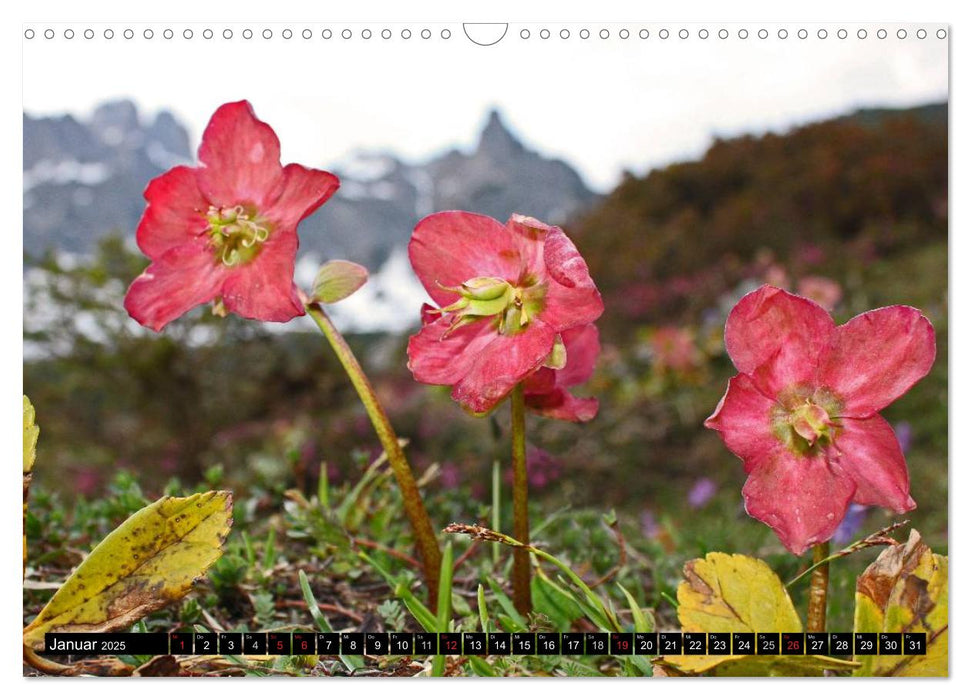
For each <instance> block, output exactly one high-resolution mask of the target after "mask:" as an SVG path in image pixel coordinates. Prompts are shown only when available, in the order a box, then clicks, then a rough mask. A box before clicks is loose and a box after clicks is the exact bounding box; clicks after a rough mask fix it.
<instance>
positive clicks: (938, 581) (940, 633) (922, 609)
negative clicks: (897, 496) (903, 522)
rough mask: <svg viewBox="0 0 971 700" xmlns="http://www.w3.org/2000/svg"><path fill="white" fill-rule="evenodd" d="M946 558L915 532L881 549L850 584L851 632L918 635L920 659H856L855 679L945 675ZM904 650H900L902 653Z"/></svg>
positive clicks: (874, 657)
mask: <svg viewBox="0 0 971 700" xmlns="http://www.w3.org/2000/svg"><path fill="white" fill-rule="evenodd" d="M947 571H948V562H947V557H945V556H941V555H940V554H934V553H933V552H932V551H931V550H930V548H929V547H928V546H927V545H926V544H924V543H923V541H922V540H921V537H920V533H919V532H917V530H911V531H910V537H909V539H908V540H907V542H905V543H904V544H898V545H894V546H891V547H888V548H887V549H885V550H884V551H883V552H882V553H881V554H880V556H878V557H877V559H876V561H874V562H873V563H872V564H870V566H868V567H867V568H866V570H865V571H864V572H863V573H862V574H861V575H860V577H859V578H858V579H857V581H856V616H855V620H854V629H855V630H856V631H857V632H876V633H880V632H923V633H925V634H926V635H927V654H926V655H906V654H904V655H900V656H889V655H880V656H859V657H857V658H856V661H858V662H859V663H860V668H859V669H858V670H857V672H856V674H855V675H858V676H945V677H946V676H947V675H948V659H947V657H948V601H947V588H948V584H947ZM902 651H903V652H906V650H902Z"/></svg>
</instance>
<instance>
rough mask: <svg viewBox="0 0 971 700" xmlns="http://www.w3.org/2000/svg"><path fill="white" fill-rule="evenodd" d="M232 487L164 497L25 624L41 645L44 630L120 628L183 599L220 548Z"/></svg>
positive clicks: (29, 639) (111, 538)
mask: <svg viewBox="0 0 971 700" xmlns="http://www.w3.org/2000/svg"><path fill="white" fill-rule="evenodd" d="M232 504H233V499H232V494H230V493H229V492H228V491H209V492H207V493H197V494H193V495H192V496H188V497H187V498H171V497H165V498H161V499H159V500H158V501H155V503H152V504H150V505H148V506H146V507H144V508H142V509H141V510H139V511H138V512H137V513H135V514H134V515H132V516H131V517H130V518H128V520H126V521H125V522H123V523H122V524H121V525H119V526H118V527H117V528H116V529H115V530H114V531H112V532H111V533H110V534H109V535H108V536H107V537H105V538H104V540H102V541H101V543H100V544H99V545H98V546H97V547H95V548H94V550H92V552H91V554H89V555H88V556H87V557H86V558H85V560H84V561H83V562H81V565H80V566H78V568H77V569H75V570H74V573H72V574H71V576H70V577H69V578H68V580H67V581H65V582H64V585H63V586H61V587H60V588H59V589H58V590H57V592H56V593H55V594H54V596H53V597H52V598H51V599H50V601H49V602H48V603H47V605H46V606H45V607H44V609H43V610H41V611H40V613H39V614H38V615H37V617H36V618H34V620H33V622H31V623H30V624H29V625H28V626H27V628H26V629H25V630H24V643H25V644H27V645H28V646H32V647H34V648H42V647H43V643H44V633H45V632H53V631H58V632H82V631H83V632H102V633H103V632H115V631H118V630H123V629H128V628H129V627H131V625H132V624H134V622H135V621H137V620H139V619H141V618H142V617H144V616H145V615H147V614H148V613H150V612H154V611H156V610H158V609H160V608H162V607H164V606H166V605H168V604H169V603H172V602H174V601H176V600H179V599H180V598H182V596H184V595H185V594H186V593H188V592H189V590H190V588H191V587H192V583H193V582H194V581H195V580H196V579H198V578H199V577H201V576H202V575H203V574H204V573H205V572H206V570H207V569H208V568H209V567H210V566H211V565H212V564H213V562H215V561H216V559H218V558H219V557H220V555H221V554H222V545H223V542H224V541H225V539H226V535H227V534H229V528H230V526H231V524H232V512H233V509H232Z"/></svg>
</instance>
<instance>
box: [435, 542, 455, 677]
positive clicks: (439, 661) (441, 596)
mask: <svg viewBox="0 0 971 700" xmlns="http://www.w3.org/2000/svg"><path fill="white" fill-rule="evenodd" d="M451 619H452V543H451V542H448V543H446V544H445V551H444V552H442V568H441V570H440V575H439V579H438V631H439V632H448V623H449V622H450V621H451ZM444 672H445V655H444V654H438V655H436V656H435V657H434V659H433V660H432V675H433V676H436V677H437V676H441V675H442V674H443V673H444Z"/></svg>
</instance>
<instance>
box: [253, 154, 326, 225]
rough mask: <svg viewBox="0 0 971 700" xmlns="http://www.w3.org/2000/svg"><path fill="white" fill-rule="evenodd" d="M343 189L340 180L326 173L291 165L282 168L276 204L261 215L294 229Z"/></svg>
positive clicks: (275, 199)
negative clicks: (340, 188) (338, 189)
mask: <svg viewBox="0 0 971 700" xmlns="http://www.w3.org/2000/svg"><path fill="white" fill-rule="evenodd" d="M338 187H340V180H338V179H337V176H336V175H333V174H331V173H329V172H327V171H326V170H313V169H311V168H305V167H303V166H302V165H297V164H296V163H291V164H290V165H288V166H286V167H285V168H284V169H283V178H282V180H281V181H280V185H279V189H278V190H277V192H275V193H274V195H273V198H274V201H273V203H272V204H271V205H269V206H268V207H266V209H265V210H264V211H261V212H260V214H262V215H263V216H264V217H265V218H266V219H267V220H269V221H272V222H274V223H275V224H276V225H278V226H283V227H285V228H290V229H295V228H296V226H297V224H298V223H300V222H301V221H303V220H304V219H305V218H306V217H308V216H310V214H312V213H313V212H314V211H315V210H316V209H317V208H318V207H319V206H320V205H321V204H323V203H324V202H326V201H327V200H328V199H330V197H331V195H333V194H334V192H336V191H337V188H338Z"/></svg>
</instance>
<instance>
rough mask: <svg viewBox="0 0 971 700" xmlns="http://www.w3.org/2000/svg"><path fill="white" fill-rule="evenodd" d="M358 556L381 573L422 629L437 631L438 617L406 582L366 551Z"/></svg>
mask: <svg viewBox="0 0 971 700" xmlns="http://www.w3.org/2000/svg"><path fill="white" fill-rule="evenodd" d="M358 556H359V557H361V559H364V560H365V561H366V562H367V563H369V564H370V565H371V566H373V567H374V570H375V571H377V572H378V573H379V574H381V577H382V578H383V579H384V580H385V581H386V582H387V583H388V585H389V586H390V587H391V590H393V591H394V594H395V595H396V596H397V597H398V598H400V599H401V602H402V603H404V604H405V607H406V608H408V612H410V613H411V614H412V616H413V617H414V618H415V620H417V621H418V624H419V625H421V626H422V629H424V630H425V631H426V632H437V631H438V619H437V618H436V617H435V615H434V613H432V611H431V610H429V609H428V608H427V607H426V606H425V604H424V603H422V602H421V601H420V600H418V598H416V597H415V594H414V593H412V592H411V589H410V588H408V584H407V583H405V582H404V581H399V580H398V579H397V578H396V577H394V576H393V575H392V574H391V573H390V572H389V571H387V570H386V569H385V568H384V567H383V566H381V565H380V564H378V562H377V561H375V560H374V558H372V557H371V556H370V555H368V554H367V553H365V552H359V553H358Z"/></svg>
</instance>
